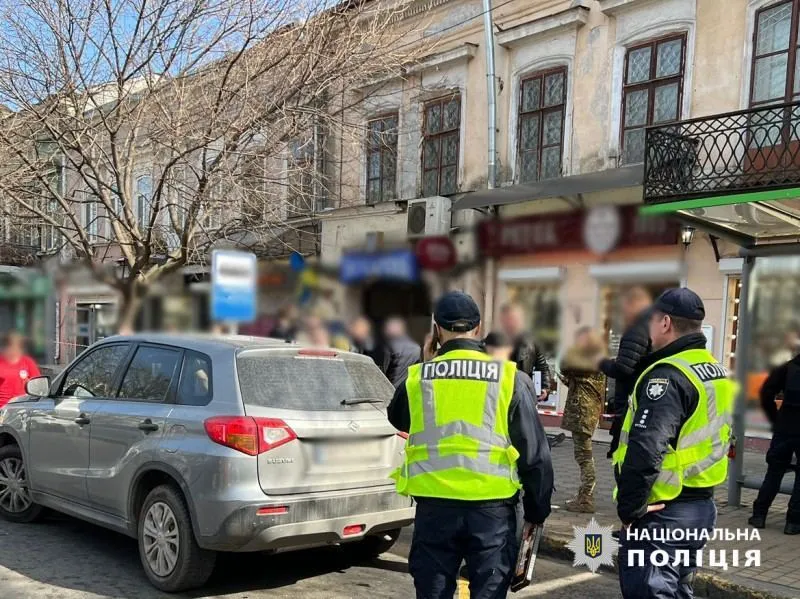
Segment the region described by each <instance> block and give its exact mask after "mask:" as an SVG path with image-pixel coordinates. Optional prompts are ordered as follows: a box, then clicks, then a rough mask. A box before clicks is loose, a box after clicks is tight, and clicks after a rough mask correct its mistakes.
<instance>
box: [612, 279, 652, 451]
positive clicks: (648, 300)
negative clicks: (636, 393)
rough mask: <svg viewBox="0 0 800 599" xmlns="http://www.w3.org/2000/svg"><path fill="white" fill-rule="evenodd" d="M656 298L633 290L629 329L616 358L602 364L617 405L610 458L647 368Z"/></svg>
mask: <svg viewBox="0 0 800 599" xmlns="http://www.w3.org/2000/svg"><path fill="white" fill-rule="evenodd" d="M652 303H653V298H652V296H651V295H650V292H648V291H647V289H645V288H644V287H631V288H630V289H628V290H627V291H626V292H625V295H624V297H623V300H622V311H623V315H624V318H625V324H626V326H627V328H626V330H625V332H624V333H623V335H622V339H621V340H620V343H619V351H618V352H617V357H616V358H606V359H604V360H602V361H601V362H600V365H599V367H600V371H601V372H602V373H603V374H605V375H606V376H607V377H609V378H612V379H614V381H615V382H616V384H615V386H614V401H613V405H612V410H613V412H614V422H613V424H612V425H611V431H610V432H611V446H610V447H609V450H608V456H607V457H608V458H609V459H610V458H611V456H612V455H613V454H614V452H615V451H616V449H617V447H618V446H619V435H620V431H621V430H622V421H623V420H624V419H625V412H627V410H628V396H629V395H630V394H631V393H632V392H633V386H634V384H635V383H636V379H637V378H638V376H639V374H640V373H641V372H642V369H643V366H644V360H643V358H644V357H645V356H646V355H647V354H648V353H650V333H649V322H650V306H651V304H652Z"/></svg>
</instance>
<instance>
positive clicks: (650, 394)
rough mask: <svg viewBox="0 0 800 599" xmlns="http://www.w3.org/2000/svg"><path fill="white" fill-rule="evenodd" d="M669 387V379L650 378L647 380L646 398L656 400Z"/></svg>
mask: <svg viewBox="0 0 800 599" xmlns="http://www.w3.org/2000/svg"><path fill="white" fill-rule="evenodd" d="M667 387H669V379H650V380H649V381H647V398H648V399H649V400H650V401H656V400H658V399H661V398H662V397H664V394H665V393H666V392H667Z"/></svg>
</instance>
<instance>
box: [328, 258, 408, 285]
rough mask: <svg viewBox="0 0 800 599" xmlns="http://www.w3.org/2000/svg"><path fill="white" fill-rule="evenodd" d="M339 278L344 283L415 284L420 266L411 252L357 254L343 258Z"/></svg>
mask: <svg viewBox="0 0 800 599" xmlns="http://www.w3.org/2000/svg"><path fill="white" fill-rule="evenodd" d="M339 278H340V279H341V281H342V283H359V282H361V281H364V280H366V279H394V280H398V281H408V282H415V281H417V279H418V278H419V266H418V264H417V257H416V256H415V255H414V253H413V252H411V251H410V250H394V251H390V252H381V253H367V252H355V253H352V254H345V255H344V256H342V262H341V266H340V267H339Z"/></svg>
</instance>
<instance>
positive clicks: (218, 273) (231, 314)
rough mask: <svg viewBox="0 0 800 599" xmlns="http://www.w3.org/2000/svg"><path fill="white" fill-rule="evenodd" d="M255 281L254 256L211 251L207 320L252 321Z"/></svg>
mask: <svg viewBox="0 0 800 599" xmlns="http://www.w3.org/2000/svg"><path fill="white" fill-rule="evenodd" d="M257 280H258V267H257V264H256V257H255V255H254V254H251V253H249V252H237V251H232V250H214V251H213V252H212V253H211V319H212V320H215V321H218V322H253V321H254V320H255V319H256V309H257V304H258V292H257V285H256V283H257Z"/></svg>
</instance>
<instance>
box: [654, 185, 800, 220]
mask: <svg viewBox="0 0 800 599" xmlns="http://www.w3.org/2000/svg"><path fill="white" fill-rule="evenodd" d="M798 197H800V187H792V188H790V189H770V190H765V191H751V192H748V193H738V194H734V195H724V196H714V197H710V198H698V199H692V200H678V201H676V202H661V203H658V204H647V205H645V206H642V208H641V209H640V212H641V213H642V214H669V213H673V212H678V211H679V210H692V209H698V208H711V207H713V206H728V205H730V204H743V203H746V202H771V201H774V200H790V199H793V198H798Z"/></svg>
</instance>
